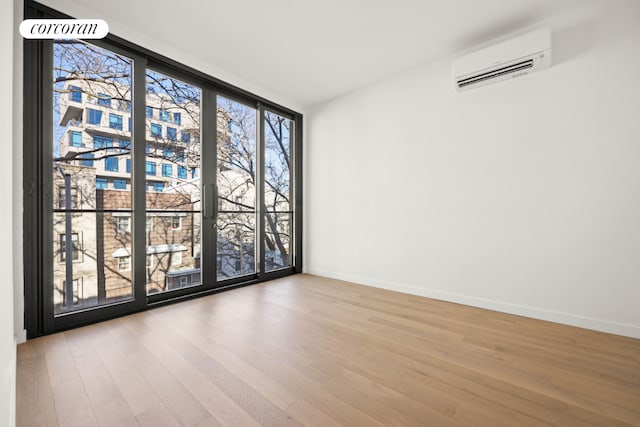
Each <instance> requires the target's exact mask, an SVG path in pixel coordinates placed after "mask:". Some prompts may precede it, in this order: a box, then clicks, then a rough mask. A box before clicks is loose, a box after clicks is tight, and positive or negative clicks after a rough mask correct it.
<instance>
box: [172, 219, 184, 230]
mask: <svg viewBox="0 0 640 427" xmlns="http://www.w3.org/2000/svg"><path fill="white" fill-rule="evenodd" d="M171 229H172V230H181V229H182V218H180V217H179V216H174V217H172V218H171Z"/></svg>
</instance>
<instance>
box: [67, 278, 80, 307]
mask: <svg viewBox="0 0 640 427" xmlns="http://www.w3.org/2000/svg"><path fill="white" fill-rule="evenodd" d="M71 283H72V285H73V305H78V304H79V303H80V300H81V299H82V298H83V292H82V281H81V280H78V279H73V281H72V282H71ZM66 292H67V281H66V280H63V281H62V300H63V301H64V296H65V294H66Z"/></svg>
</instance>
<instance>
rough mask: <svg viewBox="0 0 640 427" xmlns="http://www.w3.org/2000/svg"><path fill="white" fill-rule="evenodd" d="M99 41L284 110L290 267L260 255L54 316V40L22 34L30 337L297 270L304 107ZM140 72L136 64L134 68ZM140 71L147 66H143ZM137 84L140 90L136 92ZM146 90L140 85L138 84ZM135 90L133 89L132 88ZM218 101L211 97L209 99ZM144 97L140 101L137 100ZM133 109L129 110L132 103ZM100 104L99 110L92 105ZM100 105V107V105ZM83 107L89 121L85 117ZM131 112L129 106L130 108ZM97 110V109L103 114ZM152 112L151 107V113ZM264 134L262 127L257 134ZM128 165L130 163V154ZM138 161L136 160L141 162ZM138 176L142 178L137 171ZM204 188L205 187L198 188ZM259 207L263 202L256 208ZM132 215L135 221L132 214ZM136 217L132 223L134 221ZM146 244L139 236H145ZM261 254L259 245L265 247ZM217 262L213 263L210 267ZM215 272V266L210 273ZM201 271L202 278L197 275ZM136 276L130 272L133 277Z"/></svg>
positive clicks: (39, 15)
mask: <svg viewBox="0 0 640 427" xmlns="http://www.w3.org/2000/svg"><path fill="white" fill-rule="evenodd" d="M71 18H73V17H71V16H69V15H67V14H64V13H61V12H59V11H56V10H54V9H52V8H49V7H48V6H45V5H42V4H40V3H38V2H35V1H31V0H27V1H25V3H24V19H71ZM90 42H91V43H94V44H96V45H98V46H104V47H105V48H107V49H116V50H119V51H122V52H125V53H126V54H128V55H130V56H132V57H134V56H135V57H137V58H142V59H143V60H144V61H145V62H146V64H147V65H146V66H147V68H153V69H154V70H158V71H162V72H166V73H169V74H175V75H178V76H180V78H186V81H189V82H190V83H193V84H196V85H198V86H200V87H201V88H203V90H204V89H207V90H209V91H213V92H215V93H216V94H219V95H222V96H225V97H230V98H233V99H237V100H239V101H241V102H245V103H247V104H250V105H255V106H256V108H257V109H258V111H259V120H264V111H265V110H268V111H271V112H274V113H277V114H279V115H281V116H283V117H287V118H289V119H291V120H292V122H293V126H294V129H293V132H292V136H293V138H294V144H292V147H291V158H292V159H293V165H292V166H293V167H292V170H291V184H290V185H291V191H292V194H293V195H294V197H293V200H292V201H293V206H291V209H292V210H293V211H294V220H293V224H292V233H293V236H294V237H293V240H292V242H291V244H292V246H293V247H292V249H291V251H290V257H291V260H292V262H291V267H290V268H286V269H281V270H276V271H271V272H264V269H263V268H261V267H262V266H263V265H264V260H261V261H260V264H261V265H260V266H259V268H258V270H259V271H258V272H257V273H256V274H255V275H253V276H252V277H249V278H246V277H244V278H243V277H240V278H237V279H231V280H228V281H224V282H218V283H219V285H218V286H217V287H215V288H211V289H207V290H205V291H200V292H196V293H194V292H192V291H191V290H190V288H184V289H177V290H175V291H172V293H171V297H170V298H158V295H157V294H156V295H146V294H145V295H142V294H140V293H139V292H138V291H137V290H135V289H134V299H135V300H136V301H137V302H136V303H135V304H133V305H129V306H126V305H125V304H122V305H115V306H113V307H108V310H105V309H98V310H87V311H86V312H82V313H79V314H77V315H76V314H74V315H73V316H65V317H63V318H62V319H61V321H59V322H58V321H55V322H54V320H53V319H54V307H53V298H52V295H53V288H52V286H51V280H50V279H51V274H50V273H48V272H47V269H49V268H50V267H51V266H52V265H53V262H57V260H55V259H54V258H55V254H54V253H53V252H55V251H52V249H51V245H50V239H51V236H52V228H51V217H52V207H53V205H52V203H53V202H52V194H51V189H50V186H51V183H50V177H49V176H48V175H47V173H46V172H47V170H48V166H47V164H46V162H47V161H49V159H48V158H47V156H46V155H45V154H46V153H47V150H45V145H46V144H50V143H51V141H52V139H53V138H52V129H51V128H50V126H48V125H47V124H48V123H49V120H50V118H51V117H52V114H51V113H52V108H53V105H52V104H53V97H52V94H51V93H50V89H51V79H50V78H49V77H50V74H49V73H50V69H51V58H50V56H48V55H49V54H50V53H51V49H52V43H53V42H52V41H51V40H26V39H25V40H24V41H23V49H24V63H23V64H24V68H23V73H24V104H23V124H24V133H23V142H24V147H25V153H27V154H26V155H25V156H24V159H23V166H24V168H23V177H24V189H23V197H24V207H25V209H24V213H23V219H24V228H23V237H24V261H25V262H24V292H25V295H24V296H25V312H24V317H25V328H26V330H27V338H28V339H31V338H35V337H38V336H41V335H46V334H50V333H54V332H58V331H62V330H65V329H70V328H74V327H78V326H82V325H86V324H90V323H95V322H99V321H103V320H106V319H109V318H113V317H118V316H122V315H126V314H131V313H134V312H137V311H144V310H147V309H151V308H154V307H156V306H160V305H164V304H169V303H172V302H176V301H180V300H185V299H189V298H194V297H198V296H202V295H208V294H212V293H216V292H220V291H224V290H227V289H232V288H236V287H240V286H245V285H250V284H254V283H259V282H263V281H266V280H271V279H275V278H279V277H284V276H288V275H291V274H296V273H301V272H302V238H303V230H302V188H303V175H302V148H303V143H302V136H303V115H302V114H301V113H299V112H296V111H294V110H292V109H289V108H287V107H285V106H282V105H280V104H278V103H275V102H272V101H270V100H268V99H265V98H263V97H261V96H259V95H256V94H254V93H251V92H249V91H247V90H244V89H241V88H238V87H236V86H234V85H232V84H229V83H226V82H224V81H222V80H219V79H217V78H215V77H213V76H211V75H209V74H206V73H203V72H201V71H198V70H196V69H194V68H192V67H189V66H187V65H184V64H182V63H180V62H177V61H175V60H172V59H170V58H168V57H166V56H163V55H160V54H158V53H155V52H153V51H151V50H149V49H146V48H144V47H141V46H139V45H137V44H135V43H132V42H129V41H127V40H125V39H122V38H120V37H118V36H116V35H113V34H111V33H110V34H108V35H107V37H105V38H104V39H102V40H91V41H90ZM137 72H138V73H139V72H140V71H137ZM142 75H144V70H143V71H142ZM140 93H141V92H139V94H140ZM142 93H144V92H142ZM134 96H135V94H134ZM214 102H215V101H214ZM138 104H139V105H141V104H140V103H138ZM138 108H140V112H139V113H138V114H139V115H140V116H142V117H146V108H145V106H144V105H142V106H141V107H136V106H135V105H134V107H133V109H138ZM133 109H132V110H133ZM97 111H100V110H97ZM101 113H102V112H101ZM88 114H89V113H88V112H87V121H88ZM131 114H132V116H133V115H134V111H132V113H131ZM101 115H102V114H101ZM154 115H155V114H154ZM260 138H264V135H260ZM130 163H131V169H132V170H133V169H134V164H133V161H131V162H130ZM140 166H141V167H140ZM137 170H138V171H140V170H142V171H143V172H144V159H142V164H141V165H138V167H137ZM141 178H142V182H141V184H142V187H140V186H138V190H137V191H140V190H139V189H140V188H144V186H145V182H144V181H145V176H144V174H143V176H142V177H141ZM139 179H140V178H139ZM203 191H204V189H203ZM261 210H262V211H264V207H262V209H261ZM145 221H146V219H145V218H144V217H143V218H141V219H140V222H141V223H142V224H143V225H144V223H145ZM132 222H133V221H132ZM132 225H133V224H132ZM260 234H261V235H260V236H259V237H258V239H259V240H258V241H257V242H256V243H257V244H261V242H262V241H263V240H264V230H262V232H261V233H260ZM134 245H138V246H139V245H140V242H134ZM142 246H144V243H142ZM262 254H263V257H264V252H262ZM135 263H136V265H137V264H141V265H142V266H145V265H146V257H144V258H143V259H141V261H135ZM209 268H214V267H209ZM132 270H136V271H135V273H134V275H138V274H139V273H142V274H144V269H142V271H141V272H139V271H137V269H136V266H135V265H132ZM213 276H214V278H215V274H214V275H213ZM201 279H202V278H201ZM134 280H136V279H135V277H134Z"/></svg>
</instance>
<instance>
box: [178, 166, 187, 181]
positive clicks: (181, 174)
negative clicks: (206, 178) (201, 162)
mask: <svg viewBox="0 0 640 427" xmlns="http://www.w3.org/2000/svg"><path fill="white" fill-rule="evenodd" d="M178 178H181V179H187V168H185V167H184V166H178Z"/></svg>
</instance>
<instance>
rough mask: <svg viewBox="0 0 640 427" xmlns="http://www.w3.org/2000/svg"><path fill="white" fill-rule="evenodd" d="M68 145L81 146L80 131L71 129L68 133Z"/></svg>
mask: <svg viewBox="0 0 640 427" xmlns="http://www.w3.org/2000/svg"><path fill="white" fill-rule="evenodd" d="M69 139H70V141H69V145H71V146H72V147H82V132H76V131H72V132H71V133H69Z"/></svg>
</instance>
